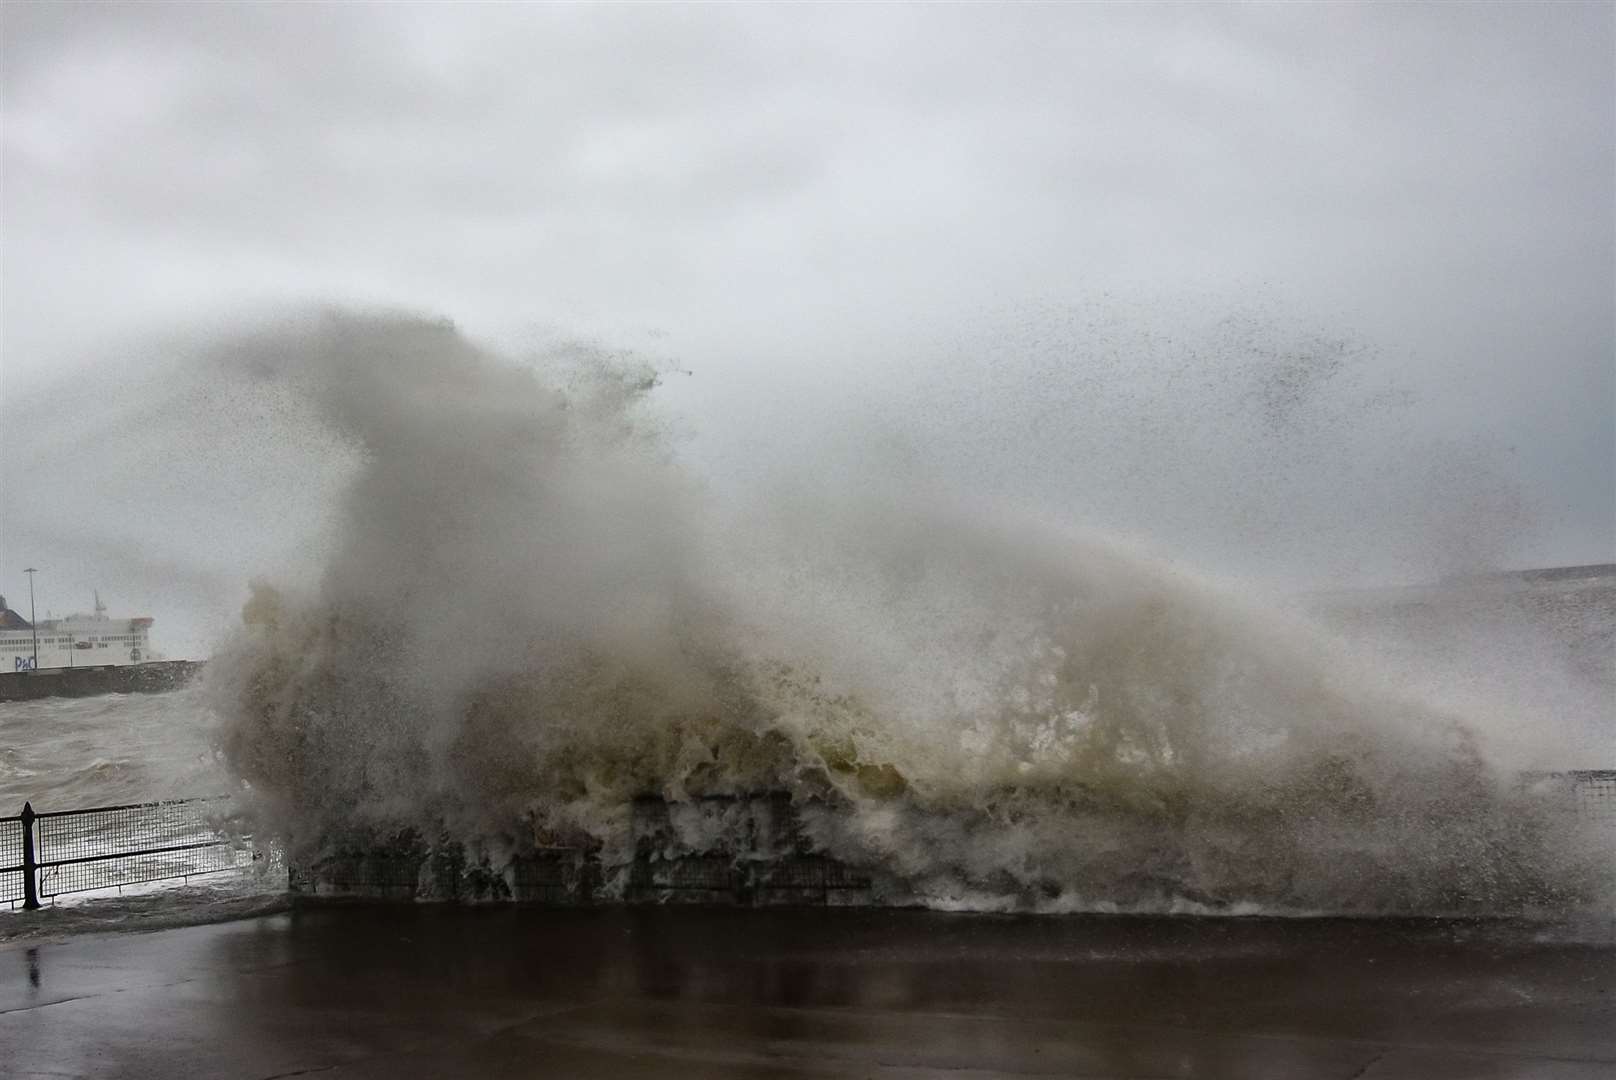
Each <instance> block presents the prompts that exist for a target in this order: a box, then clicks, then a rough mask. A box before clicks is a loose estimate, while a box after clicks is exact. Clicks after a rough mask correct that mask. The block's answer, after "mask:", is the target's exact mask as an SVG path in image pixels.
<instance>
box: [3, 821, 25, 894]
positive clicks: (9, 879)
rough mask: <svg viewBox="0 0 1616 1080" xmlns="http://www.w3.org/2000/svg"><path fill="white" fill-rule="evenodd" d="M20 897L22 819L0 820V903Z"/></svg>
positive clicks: (21, 889) (21, 892)
mask: <svg viewBox="0 0 1616 1080" xmlns="http://www.w3.org/2000/svg"><path fill="white" fill-rule="evenodd" d="M22 897H23V888H22V819H21V818H14V817H12V818H0V903H7V902H12V901H17V900H21V899H22Z"/></svg>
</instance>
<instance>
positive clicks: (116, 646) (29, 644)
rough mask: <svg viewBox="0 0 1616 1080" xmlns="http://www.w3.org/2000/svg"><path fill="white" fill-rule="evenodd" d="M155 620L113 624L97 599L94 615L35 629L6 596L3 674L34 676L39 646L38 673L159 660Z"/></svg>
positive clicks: (0, 645)
mask: <svg viewBox="0 0 1616 1080" xmlns="http://www.w3.org/2000/svg"><path fill="white" fill-rule="evenodd" d="M151 625H152V620H151V619H150V618H147V617H145V616H139V617H136V618H128V619H125V618H116V619H115V618H111V617H109V616H108V615H107V611H106V608H105V607H104V606H103V605H102V603H101V597H100V596H99V595H98V596H97V597H96V598H95V612H94V614H91V615H69V616H67V617H66V618H62V619H40V620H39V621H38V623H37V624H33V623H29V621H28V620H27V619H24V618H23V617H22V616H21V615H19V614H18V613H17V612H15V611H12V610H11V609H10V608H9V607H7V606H6V598H5V597H3V596H0V671H33V670H35V669H36V665H35V660H34V657H35V652H34V650H35V646H36V639H37V647H38V650H39V651H38V657H39V659H38V665H37V667H38V670H46V669H52V668H81V667H120V666H126V665H129V664H143V663H145V662H147V661H148V660H152V659H155V657H153V656H152V653H151V643H150V634H151Z"/></svg>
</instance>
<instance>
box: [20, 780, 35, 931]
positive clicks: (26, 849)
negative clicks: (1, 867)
mask: <svg viewBox="0 0 1616 1080" xmlns="http://www.w3.org/2000/svg"><path fill="white" fill-rule="evenodd" d="M38 816H39V815H38V814H35V813H34V804H33V803H31V802H25V803H23V804H22V906H23V910H24V911H33V910H34V909H35V908H37V907H39V885H38V883H37V882H36V881H35V880H34V875H35V873H36V871H38V869H39V860H38V859H36V858H35V857H34V819H35V818H36V817H38Z"/></svg>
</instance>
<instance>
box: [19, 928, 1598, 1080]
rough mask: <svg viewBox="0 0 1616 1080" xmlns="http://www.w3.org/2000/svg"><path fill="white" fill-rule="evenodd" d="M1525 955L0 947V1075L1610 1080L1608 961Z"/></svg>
mask: <svg viewBox="0 0 1616 1080" xmlns="http://www.w3.org/2000/svg"><path fill="white" fill-rule="evenodd" d="M1537 936H1538V935H1537V934H1536V933H1535V932H1529V931H1522V930H1518V929H1510V928H1507V927H1500V926H1498V925H1491V926H1488V925H1460V924H1442V923H1389V922H1379V923H1375V922H1336V921H1311V922H1282V921H1268V920H1174V919H1126V918H1113V919H1076V918H1010V917H994V916H967V915H944V914H937V913H927V912H913V911H869V910H818V911H787V910H773V911H723V910H691V909H613V910H591V911H557V910H542V909H533V908H508V907H507V908H493V909H458V910H457V909H432V908H411V907H402V908H399V907H394V908H335V909H299V910H294V911H292V912H290V913H285V914H280V915H270V916H265V917H261V918H256V919H248V920H242V921H237V922H230V923H220V924H215V925H210V926H193V927H186V928H181V929H172V930H162V931H155V932H149V933H129V934H90V935H83V936H79V937H75V938H71V939H68V940H64V941H48V940H44V941H32V942H30V941H22V942H17V943H14V944H10V945H6V946H4V947H0V1073H3V1074H4V1075H5V1076H7V1077H10V1078H13V1080H22V1078H24V1077H53V1078H60V1077H119V1078H143V1077H153V1078H156V1077H161V1078H164V1080H167V1078H173V1077H194V1078H200V1077H231V1078H247V1080H267V1078H270V1077H292V1076H305V1075H317V1076H319V1077H320V1078H321V1080H350V1078H358V1077H370V1078H381V1077H387V1078H415V1077H475V1078H505V1077H583V1078H595V1077H598V1078H603V1080H613V1078H625V1077H635V1078H642V1077H643V1078H664V1077H677V1078H689V1080H696V1078H706V1077H713V1078H743V1077H744V1078H748V1080H764V1078H779V1080H788V1078H798V1077H827V1076H837V1077H843V1076H845V1077H932V1076H947V1077H953V1078H960V1080H965V1078H980V1077H1001V1076H1003V1077H1021V1076H1070V1077H1229V1078H1239V1080H1255V1078H1267V1077H1273V1078H1278V1080H1309V1078H1313V1077H1331V1078H1339V1080H1348V1078H1354V1080H1393V1078H1397V1080H1444V1078H1459V1077H1462V1078H1465V1080H1499V1078H1505V1077H1512V1078H1513V1077H1519V1078H1523V1080H1524V1078H1531V1080H1593V1078H1595V1077H1599V1078H1609V1077H1613V1076H1616V948H1613V947H1612V946H1611V945H1610V944H1608V943H1607V944H1603V945H1587V944H1566V943H1563V942H1562V943H1551V942H1545V941H1541V940H1537V941H1534V940H1532V939H1533V938H1534V937H1537ZM1603 940H1605V941H1606V942H1608V941H1609V938H1608V937H1605V938H1604V939H1603Z"/></svg>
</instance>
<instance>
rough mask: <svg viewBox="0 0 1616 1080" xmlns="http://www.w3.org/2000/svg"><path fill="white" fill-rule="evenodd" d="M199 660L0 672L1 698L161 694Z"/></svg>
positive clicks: (186, 678)
mask: <svg viewBox="0 0 1616 1080" xmlns="http://www.w3.org/2000/svg"><path fill="white" fill-rule="evenodd" d="M202 663H203V662H202V661H200V660H160V661H156V662H153V663H150V664H124V665H121V666H117V667H76V668H45V669H43V670H40V671H15V672H13V671H6V672H0V701H33V700H36V699H38V698H50V697H94V696H96V695H97V694H160V693H163V692H165V691H168V690H178V689H179V688H180V687H182V686H184V685H185V684H186V683H188V682H190V681H191V680H192V679H193V678H195V677H196V674H197V672H199V671H201V670H202Z"/></svg>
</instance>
